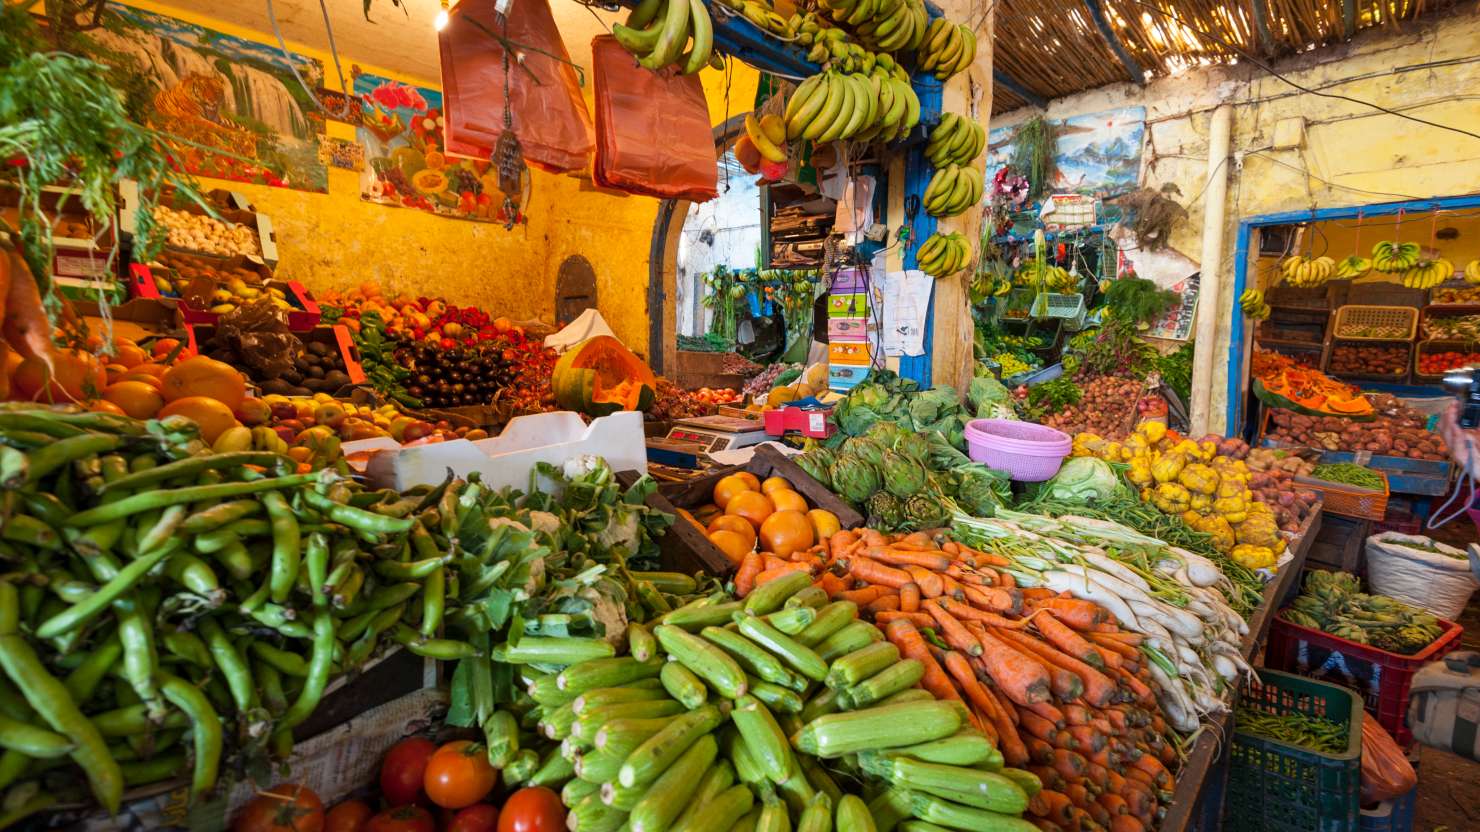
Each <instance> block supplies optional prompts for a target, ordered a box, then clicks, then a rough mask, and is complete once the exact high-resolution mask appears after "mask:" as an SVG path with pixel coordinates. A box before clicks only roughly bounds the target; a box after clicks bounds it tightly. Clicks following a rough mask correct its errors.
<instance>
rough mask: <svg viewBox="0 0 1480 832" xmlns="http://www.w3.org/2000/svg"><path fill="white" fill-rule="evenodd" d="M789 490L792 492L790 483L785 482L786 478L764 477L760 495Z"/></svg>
mask: <svg viewBox="0 0 1480 832" xmlns="http://www.w3.org/2000/svg"><path fill="white" fill-rule="evenodd" d="M791 490H793V489H792V487H791V483H789V482H787V481H786V477H766V481H765V482H763V483H761V493H762V494H770V493H771V492H772V491H791Z"/></svg>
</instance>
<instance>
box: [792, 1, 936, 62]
mask: <svg viewBox="0 0 1480 832" xmlns="http://www.w3.org/2000/svg"><path fill="white" fill-rule="evenodd" d="M817 6H818V9H819V11H822V12H825V13H826V15H827V17H829V18H830V19H831V22H832V23H833V24H835V25H837V26H842V27H847V28H848V29H850V30H852V32H853V33H854V34H855V35H857V37H858V39H859V41H861V42H862V43H863V45H864V46H867V47H869V48H870V49H872V50H874V51H875V52H897V51H899V50H901V49H915V48H917V47H918V46H919V45H920V43H921V42H923V41H924V39H925V32H926V27H927V26H928V25H929V22H930V18H929V15H928V14H927V13H926V11H925V3H924V0H821V2H819V3H818V4H817Z"/></svg>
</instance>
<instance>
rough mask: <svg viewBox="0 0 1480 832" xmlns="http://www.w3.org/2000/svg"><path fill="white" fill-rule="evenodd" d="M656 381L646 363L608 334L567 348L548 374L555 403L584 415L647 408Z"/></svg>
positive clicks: (600, 414) (651, 404) (650, 405)
mask: <svg viewBox="0 0 1480 832" xmlns="http://www.w3.org/2000/svg"><path fill="white" fill-rule="evenodd" d="M657 384H658V380H657V377H655V376H654V375H653V371H652V370H651V369H649V368H648V365H646V364H644V363H643V361H642V359H640V358H638V357H637V356H636V355H634V354H633V353H632V351H631V350H629V349H627V348H626V347H625V346H623V345H622V342H621V341H618V340H617V339H616V338H613V337H611V336H610V335H598V336H596V337H595V338H587V339H586V340H584V341H582V342H581V343H579V344H577V345H575V346H574V347H572V348H570V349H569V350H567V351H566V353H565V354H564V355H562V356H560V360H559V361H557V362H555V370H554V371H553V372H552V373H551V376H550V386H551V387H552V388H553V389H554V391H555V402H556V404H559V405H560V406H561V407H563V408H565V409H566V410H575V411H578V412H580V413H585V414H586V415H588V416H605V415H607V414H609V413H615V412H617V411H619V410H647V409H648V408H650V407H652V406H653V397H654V395H655V394H654V391H655V389H656V388H657Z"/></svg>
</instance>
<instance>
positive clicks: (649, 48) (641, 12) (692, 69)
mask: <svg viewBox="0 0 1480 832" xmlns="http://www.w3.org/2000/svg"><path fill="white" fill-rule="evenodd" d="M612 35H613V36H615V37H616V39H617V43H620V44H621V45H622V48H624V49H626V50H627V51H628V52H631V53H632V54H633V55H634V56H636V58H637V62H638V63H639V64H642V65H643V66H644V67H646V68H648V69H652V70H659V69H663V68H664V67H667V66H669V65H671V64H677V65H678V67H679V69H680V70H681V71H682V72H683V74H685V75H693V74H694V73H696V72H698V71H699V70H701V69H703V68H704V67H706V66H710V65H712V64H717V65H718V68H723V67H724V63H723V62H722V61H720V58H719V56H718V55H716V54H715V53H714V21H713V20H711V19H710V18H709V10H708V9H707V8H705V7H704V4H703V3H702V2H701V1H700V0H642V2H640V3H638V4H637V5H636V6H634V7H633V9H632V12H631V13H630V14H628V15H627V22H626V23H625V24H622V23H618V24H617V25H615V26H613V27H612ZM685 45H689V50H688V51H687V52H685V51H684V46H685Z"/></svg>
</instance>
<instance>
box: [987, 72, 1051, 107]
mask: <svg viewBox="0 0 1480 832" xmlns="http://www.w3.org/2000/svg"><path fill="white" fill-rule="evenodd" d="M992 83H994V84H997V85H998V86H1000V87H1002V88H1003V89H1005V90H1007V91H1008V92H1010V93H1012V94H1013V95H1015V96H1017V97H1018V98H1021V99H1022V100H1024V101H1026V102H1028V104H1029V105H1030V106H1033V107H1037V108H1038V109H1040V110H1047V109H1048V99H1046V98H1044V97H1043V96H1041V95H1039V94H1038V93H1036V92H1033V91H1032V90H1030V89H1028V88H1027V87H1025V86H1023V85H1022V84H1020V83H1018V80H1017V79H1016V78H1013V77H1012V76H1011V75H1008V74H1007V73H1005V72H1003V71H1002V70H1000V69H997V68H996V67H993V68H992Z"/></svg>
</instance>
